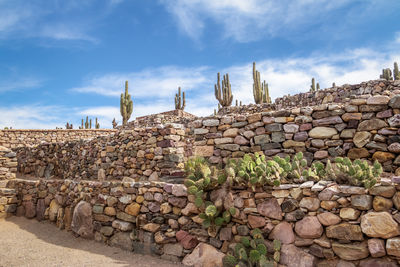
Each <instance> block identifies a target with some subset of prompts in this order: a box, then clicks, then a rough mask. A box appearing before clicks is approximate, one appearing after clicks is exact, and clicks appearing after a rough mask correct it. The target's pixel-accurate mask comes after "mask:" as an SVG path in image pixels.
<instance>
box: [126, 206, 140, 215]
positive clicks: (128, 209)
mask: <svg viewBox="0 0 400 267" xmlns="http://www.w3.org/2000/svg"><path fill="white" fill-rule="evenodd" d="M125 212H126V213H128V214H129V215H132V216H137V215H138V214H139V212H140V205H139V204H138V203H131V204H129V205H128V206H126V208H125Z"/></svg>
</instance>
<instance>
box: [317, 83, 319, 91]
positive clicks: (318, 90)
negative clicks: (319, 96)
mask: <svg viewBox="0 0 400 267" xmlns="http://www.w3.org/2000/svg"><path fill="white" fill-rule="evenodd" d="M317 91H319V83H317Z"/></svg>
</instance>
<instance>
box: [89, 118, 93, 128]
mask: <svg viewBox="0 0 400 267" xmlns="http://www.w3.org/2000/svg"><path fill="white" fill-rule="evenodd" d="M89 129H92V119H90V121H89Z"/></svg>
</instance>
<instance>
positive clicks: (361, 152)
mask: <svg viewBox="0 0 400 267" xmlns="http://www.w3.org/2000/svg"><path fill="white" fill-rule="evenodd" d="M347 156H348V157H349V158H350V159H361V158H367V157H369V152H368V150H367V149H365V148H351V149H349V152H348V153H347Z"/></svg>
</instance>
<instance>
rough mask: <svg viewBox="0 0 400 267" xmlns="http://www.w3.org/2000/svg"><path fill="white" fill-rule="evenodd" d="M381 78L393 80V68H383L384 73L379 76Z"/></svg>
mask: <svg viewBox="0 0 400 267" xmlns="http://www.w3.org/2000/svg"><path fill="white" fill-rule="evenodd" d="M379 78H381V79H385V80H388V81H391V80H393V77H392V70H391V69H389V68H387V69H383V70H382V74H381V76H379Z"/></svg>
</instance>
